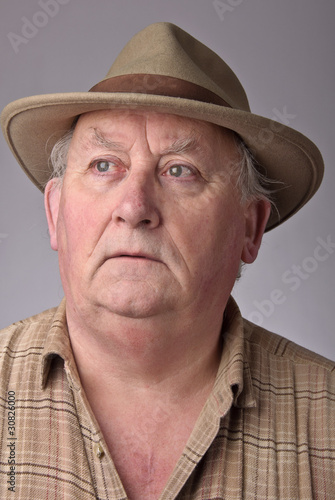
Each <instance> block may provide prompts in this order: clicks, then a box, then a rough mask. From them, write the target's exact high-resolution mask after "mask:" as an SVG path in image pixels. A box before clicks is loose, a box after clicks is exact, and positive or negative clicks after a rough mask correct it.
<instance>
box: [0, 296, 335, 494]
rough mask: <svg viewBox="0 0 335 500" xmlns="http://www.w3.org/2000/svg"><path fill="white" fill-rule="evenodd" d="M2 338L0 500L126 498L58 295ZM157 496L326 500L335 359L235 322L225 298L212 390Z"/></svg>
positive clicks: (332, 473) (333, 460)
mask: <svg viewBox="0 0 335 500" xmlns="http://www.w3.org/2000/svg"><path fill="white" fill-rule="evenodd" d="M0 344H1V353H2V357H1V363H0V369H1V394H0V404H1V413H2V415H1V416H2V418H1V422H2V426H1V435H0V439H1V452H0V453H1V457H0V462H1V469H0V498H1V499H2V500H5V499H13V498H15V499H21V500H35V499H36V500H37V499H38V500H42V499H48V500H54V499H80V500H91V499H94V498H98V499H101V500H102V499H113V500H121V499H126V498H127V496H126V493H125V491H124V488H123V486H122V483H121V481H120V479H119V476H118V474H117V471H116V469H115V467H114V464H113V461H112V457H111V455H110V453H109V451H108V449H107V447H106V444H105V441H104V438H103V436H102V434H101V431H100V429H99V427H98V425H97V422H96V420H95V418H94V415H93V412H92V410H91V408H90V406H89V404H88V402H87V400H86V398H85V394H84V392H83V390H82V387H81V384H80V380H79V376H78V372H77V369H76V366H75V362H74V358H73V355H72V351H71V346H70V341H69V337H68V333H67V327H66V320H65V301H63V302H62V304H61V305H60V307H59V308H58V309H52V310H49V311H46V312H44V313H42V314H39V315H37V316H34V317H32V318H29V319H27V320H25V321H21V322H19V323H16V324H15V325H12V326H11V327H9V328H6V329H5V330H3V331H2V332H1V334H0ZM102 376H103V374H102ZM130 452H131V450H130ZM160 498H161V500H163V499H165V500H168V499H169V500H171V499H174V498H177V499H180V500H181V499H195V500H200V499H201V500H221V499H225V500H229V499H242V498H246V499H264V500H271V499H273V500H274V499H276V500H277V499H287V500H295V499H304V500H308V499H320V500H321V499H322V500H325V499H329V500H334V498H335V363H333V362H331V361H328V360H325V359H324V358H322V357H320V356H318V355H316V354H313V353H311V352H309V351H307V350H305V349H303V348H301V347H298V346H296V345H295V344H293V343H292V342H289V341H287V340H285V339H283V338H281V337H279V336H277V335H274V334H272V333H269V332H266V331H265V330H263V329H261V328H259V327H256V326H255V325H252V324H251V323H249V322H247V321H244V320H243V319H242V318H241V316H240V313H239V310H238V308H237V306H236V304H235V303H234V301H233V300H232V299H231V300H230V302H229V304H228V307H227V312H226V315H225V321H224V331H223V349H222V360H221V364H220V368H219V371H218V374H217V378H216V382H215V385H214V388H213V391H212V393H211V395H210V397H209V399H208V400H207V403H206V405H205V406H204V408H203V411H202V412H201V414H200V416H199V418H198V421H197V423H196V425H195V428H194V430H193V432H192V434H191V436H190V438H189V441H188V443H187V445H186V447H185V449H184V452H183V454H182V456H181V457H180V459H179V461H178V463H177V465H176V467H175V470H174V472H173V474H172V476H171V477H170V479H169V481H168V483H167V484H166V487H165V489H164V491H163V493H162V495H161V497H160ZM144 500H145V499H144Z"/></svg>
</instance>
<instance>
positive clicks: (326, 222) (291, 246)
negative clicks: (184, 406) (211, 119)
mask: <svg viewBox="0 0 335 500" xmlns="http://www.w3.org/2000/svg"><path fill="white" fill-rule="evenodd" d="M48 2H50V5H49V10H48V12H49V13H48V14H47V13H46V10H45V9H44V10H43V8H42V4H44V5H47V4H48ZM217 3H218V4H219V5H220V6H221V11H220V13H219V12H218V11H217V9H215V6H214V2H213V1H212V0H169V1H157V0H136V1H135V0H113V1H107V0H98V1H97V0H44V1H43V0H24V1H23V0H21V1H19V0H11V1H10V2H9V1H2V2H1V3H0V27H1V30H0V33H1V42H0V67H1V74H0V78H1V95H0V100H1V102H0V105H1V108H2V107H4V106H5V104H7V103H8V102H10V101H12V100H14V99H17V98H20V97H25V96H27V95H32V94H42V93H51V92H68V91H76V90H83V91H85V90H87V89H89V88H90V87H91V86H93V85H94V84H95V83H96V82H97V81H98V80H100V79H101V78H102V77H103V76H104V75H105V74H106V73H107V70H108V68H109V66H110V65H111V63H112V61H113V59H114V58H115V57H116V55H117V54H118V52H119V51H120V49H121V48H122V47H123V46H124V44H125V43H126V42H127V41H128V39H129V38H130V37H131V36H132V35H133V34H134V33H136V32H137V31H139V30H140V29H142V28H144V27H145V26H146V25H148V24H150V23H152V22H156V21H170V22H174V23H176V24H178V25H179V26H181V27H182V28H183V29H185V30H186V31H189V32H190V33H191V34H193V35H194V36H195V37H197V38H199V39H200V40H201V41H203V42H204V43H206V44H208V45H209V46H210V47H211V48H212V49H214V50H215V51H216V52H218V53H219V54H220V55H221V56H222V57H223V59H225V60H226V61H227V62H228V64H230V65H231V67H232V68H233V69H234V71H235V72H236V73H237V75H238V77H239V78H240V80H241V81H242V83H243V85H244V86H245V88H246V90H247V93H248V96H249V100H250V104H251V107H252V110H253V111H254V112H256V113H257V114H262V115H265V116H268V117H270V118H271V117H275V116H277V119H278V120H279V121H281V120H283V118H282V117H283V114H284V115H285V116H286V118H284V119H285V120H287V121H288V122H289V125H290V126H292V127H293V128H296V129H298V130H300V131H301V132H303V133H305V134H306V135H308V136H309V137H310V138H311V139H312V140H313V141H314V142H316V144H317V145H318V147H319V148H320V150H321V152H322V154H323V156H324V160H325V164H326V173H325V179H324V183H323V185H322V187H321V188H320V190H319V191H318V193H317V195H316V196H315V197H314V199H313V200H312V201H311V202H309V204H308V205H307V206H306V207H305V208H304V209H303V210H302V211H301V212H300V213H299V214H297V215H296V216H295V217H293V218H292V219H291V220H289V221H288V222H286V223H285V224H284V225H283V226H282V227H280V228H277V229H275V230H274V231H273V232H271V233H269V234H268V235H266V236H265V238H264V242H263V246H262V249H261V252H260V255H259V258H258V260H257V261H256V263H255V264H253V265H252V266H248V268H247V269H246V270H245V272H244V276H243V277H242V279H241V281H240V282H239V283H238V284H237V285H236V287H235V290H234V296H235V297H236V298H237V300H238V303H239V305H240V307H241V309H242V312H243V314H244V316H245V317H247V318H250V319H252V320H254V321H255V322H257V323H259V324H262V325H263V326H265V327H266V328H269V329H272V330H273V331H276V332H278V333H280V334H282V335H284V336H286V337H288V338H291V339H292V340H294V341H296V342H298V343H299V344H302V345H304V346H306V347H308V348H310V349H312V350H314V351H317V352H319V353H321V354H323V355H326V356H327V357H329V358H332V359H335V337H334V334H333V312H334V310H335V300H334V278H335V251H334V249H333V248H329V250H328V251H326V250H324V251H323V255H324V256H325V260H324V261H322V262H321V261H316V260H315V258H314V257H313V255H314V251H315V249H316V248H317V246H318V244H319V243H318V239H320V238H321V239H323V240H324V241H326V240H327V238H329V240H330V241H332V242H335V227H334V212H335V210H334V186H335V171H334V166H333V154H332V153H333V143H334V139H335V137H334V122H335V120H334V111H335V100H334V87H335V85H334V84H335V72H334V55H333V54H334V28H333V21H334V14H335V7H334V2H333V1H332V0H280V1H278V0H222V1H221V2H220V1H219V2H217ZM51 4H52V5H53V8H52V5H51ZM41 12H42V13H43V12H44V14H42V15H41ZM51 13H52V14H51ZM27 20H28V21H27ZM27 22H30V23H33V24H37V25H39V26H38V27H37V28H36V29H33V28H31V27H30V31H29V29H28V28H27ZM25 26H26V28H25ZM26 29H28V32H27V31H26ZM10 33H12V35H9V34H10ZM13 34H14V35H13ZM27 35H29V36H27ZM15 36H16V37H18V36H19V37H22V39H18V38H16V41H17V44H16V45H15V43H14V42H13V40H14V38H15ZM11 40H12V41H11ZM18 40H20V41H19V42H18ZM32 133H34V132H33V131H32ZM0 158H1V160H0V161H1V183H0V190H1V195H0V202H1V212H0V259H1V260H0V262H1V265H0V304H1V305H0V309H1V315H0V327H3V326H6V325H7V324H9V323H12V322H14V321H17V320H19V319H23V318H24V317H26V316H30V315H32V314H35V313H38V312H40V311H41V310H43V309H45V308H48V307H51V306H54V305H56V304H58V303H59V301H60V300H61V298H62V295H63V293H62V288H61V283H60V280H59V277H58V264H57V254H56V253H54V252H52V250H51V249H50V247H49V241H48V231H47V226H46V222H45V218H44V209H43V199H42V195H41V193H40V192H39V191H38V190H37V189H36V188H35V187H34V186H33V185H32V184H31V183H30V181H29V180H28V179H27V178H26V177H25V175H24V174H23V173H22V172H21V170H20V168H19V167H18V166H17V164H16V161H15V160H14V158H13V157H12V156H11V153H10V151H9V149H8V147H7V145H6V143H5V141H4V139H3V138H2V137H1V140H0ZM313 259H314V260H313ZM294 266H302V267H301V271H300V272H302V273H303V274H302V275H301V276H303V277H300V278H299V277H297V276H296V281H295V286H293V281H292V277H293V276H294V272H295V271H294V270H295V269H297V268H295V267H294ZM303 267H304V268H305V270H303ZM306 270H307V271H306ZM283 275H285V276H286V277H287V278H288V280H289V281H290V280H291V281H290V282H289V283H288V282H285V280H283ZM275 290H277V292H276V291H275ZM278 290H279V291H280V295H279V296H280V300H277V301H276V300H275V299H276V295H277V294H279V292H278ZM270 301H271V302H270ZM273 302H277V303H273Z"/></svg>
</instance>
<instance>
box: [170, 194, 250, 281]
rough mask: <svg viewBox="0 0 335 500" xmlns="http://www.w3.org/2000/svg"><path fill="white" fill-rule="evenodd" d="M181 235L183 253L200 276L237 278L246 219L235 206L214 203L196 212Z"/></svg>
mask: <svg viewBox="0 0 335 500" xmlns="http://www.w3.org/2000/svg"><path fill="white" fill-rule="evenodd" d="M180 227H181V228H182V229H181V230H180V231H179V235H178V236H179V238H180V242H181V243H180V249H181V251H182V253H184V255H188V258H189V259H188V260H189V265H190V267H192V268H193V270H194V271H195V272H197V273H198V274H199V276H203V277H206V279H208V280H215V279H216V276H217V275H219V274H221V275H223V274H227V275H228V274H230V273H231V274H232V275H234V274H236V273H237V270H238V267H239V264H240V259H241V254H242V249H243V243H244V217H243V214H242V212H241V210H240V207H239V206H237V205H236V204H235V203H223V202H219V203H216V204H215V203H212V204H210V205H207V206H206V207H205V206H203V207H202V210H197V211H196V212H194V211H193V213H192V214H190V215H189V216H188V217H187V220H186V219H184V222H183V223H182V224H181V225H180Z"/></svg>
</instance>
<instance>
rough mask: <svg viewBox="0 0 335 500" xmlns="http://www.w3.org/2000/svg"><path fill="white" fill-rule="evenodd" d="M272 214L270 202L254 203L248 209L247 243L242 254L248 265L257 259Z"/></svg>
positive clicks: (260, 201) (259, 201)
mask: <svg viewBox="0 0 335 500" xmlns="http://www.w3.org/2000/svg"><path fill="white" fill-rule="evenodd" d="M270 212H271V204H270V202H269V201H268V200H258V201H253V202H251V203H250V205H249V206H248V208H247V212H246V231H245V243H244V248H243V252H242V260H243V262H245V263H246V264H251V263H252V262H254V261H255V260H256V258H257V255H258V250H259V248H260V246H261V242H262V237H263V234H264V231H265V227H266V224H267V221H268V219H269V217H270Z"/></svg>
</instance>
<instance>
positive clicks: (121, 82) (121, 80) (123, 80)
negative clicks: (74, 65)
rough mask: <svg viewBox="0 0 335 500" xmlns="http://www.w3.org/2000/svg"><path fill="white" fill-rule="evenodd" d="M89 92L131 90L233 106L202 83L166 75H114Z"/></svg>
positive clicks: (139, 92) (137, 92)
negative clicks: (201, 84)
mask: <svg viewBox="0 0 335 500" xmlns="http://www.w3.org/2000/svg"><path fill="white" fill-rule="evenodd" d="M89 92H130V93H135V94H151V95H161V96H166V97H179V98H183V99H192V100H195V101H201V102H207V103H209V104H218V105H220V106H226V107H229V108H231V106H230V104H228V103H227V102H226V101H225V100H224V99H222V98H221V97H220V96H218V95H217V94H215V93H214V92H212V91H210V90H208V89H205V88H204V87H201V86H200V85H196V84H195V83H191V82H187V81H186V80H181V79H180V78H174V77H172V76H164V75H150V74H132V75H120V76H114V77H111V78H106V79H105V80H102V81H101V82H99V83H97V84H96V85H94V87H92V88H91V89H90V90H89Z"/></svg>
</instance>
